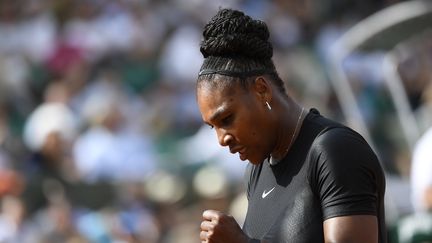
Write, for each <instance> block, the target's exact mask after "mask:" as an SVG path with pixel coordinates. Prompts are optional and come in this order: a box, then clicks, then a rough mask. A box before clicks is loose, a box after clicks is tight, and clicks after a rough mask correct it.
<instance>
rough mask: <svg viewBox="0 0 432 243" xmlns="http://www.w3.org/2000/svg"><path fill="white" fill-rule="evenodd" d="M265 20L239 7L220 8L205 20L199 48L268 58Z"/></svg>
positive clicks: (220, 53) (225, 54) (217, 53)
mask: <svg viewBox="0 0 432 243" xmlns="http://www.w3.org/2000/svg"><path fill="white" fill-rule="evenodd" d="M269 36H270V35H269V31H268V28H267V26H266V24H265V23H264V22H262V21H260V20H254V19H252V18H251V17H249V16H247V15H245V14H244V13H243V12H241V11H237V10H232V9H221V10H219V12H218V13H217V14H216V15H215V16H214V17H213V18H212V19H211V20H210V22H208V23H207V24H206V26H205V27H204V31H203V37H204V39H203V41H202V42H201V46H200V51H201V53H202V54H203V56H204V58H206V57H208V56H222V57H247V58H251V59H262V58H264V59H270V58H271V57H272V56H273V47H272V45H271V43H270V42H269V41H268V39H269Z"/></svg>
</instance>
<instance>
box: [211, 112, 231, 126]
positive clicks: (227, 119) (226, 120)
mask: <svg viewBox="0 0 432 243" xmlns="http://www.w3.org/2000/svg"><path fill="white" fill-rule="evenodd" d="M233 121H234V115H228V116H226V117H225V118H223V119H221V120H220V121H219V125H220V126H221V127H228V126H230V125H231V124H232V122H233ZM207 125H208V126H209V127H210V129H214V125H211V124H208V123H207Z"/></svg>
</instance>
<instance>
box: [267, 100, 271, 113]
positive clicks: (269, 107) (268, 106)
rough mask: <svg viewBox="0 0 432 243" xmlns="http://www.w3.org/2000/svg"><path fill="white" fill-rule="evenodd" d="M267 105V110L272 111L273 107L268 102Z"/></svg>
mask: <svg viewBox="0 0 432 243" xmlns="http://www.w3.org/2000/svg"><path fill="white" fill-rule="evenodd" d="M266 105H267V108H268V109H269V111H271V106H270V104H269V103H268V102H267V101H266Z"/></svg>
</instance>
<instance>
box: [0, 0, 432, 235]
mask: <svg viewBox="0 0 432 243" xmlns="http://www.w3.org/2000/svg"><path fill="white" fill-rule="evenodd" d="M397 2H400V1H396V0H393V1H391V0H381V1H376V0H349V1H347V0H325V1H313V0H308V1H284V0H272V1H265V0H236V1H222V0H221V1H204V0H164V1H156V0H1V1H0V242H11V243H32V242H47V243H48V242H53V243H54V242H56V243H57V242H68V243H72V242H73V243H81V242H96V243H99V242H100V243H105V242H107V243H108V242H136V243H138V242H139V243H170V242H176V243H183V242H184V243H193V242H199V233H198V232H199V225H198V223H199V222H200V217H201V213H202V210H203V209H207V208H213V209H219V210H222V211H226V212H229V213H230V214H232V215H233V216H234V217H235V218H236V219H237V220H238V221H239V223H240V224H241V223H242V220H243V217H244V214H245V209H246V207H247V206H246V205H247V202H246V200H245V196H244V194H243V191H244V189H245V187H244V184H243V183H244V180H243V169H244V166H245V165H246V164H245V162H242V161H240V160H239V159H238V158H237V157H236V156H235V155H231V154H229V151H227V150H226V149H223V148H220V147H219V145H218V144H217V140H216V138H215V134H213V132H212V131H211V130H210V129H208V128H206V127H205V126H202V125H203V124H202V121H201V117H200V114H199V111H198V107H197V105H196V102H195V80H196V77H197V73H198V70H199V68H200V65H201V62H202V56H201V54H200V52H199V42H200V40H201V30H202V28H203V26H204V24H205V23H206V22H207V21H208V20H209V18H210V16H213V15H214V13H215V12H216V11H217V10H218V9H219V7H232V8H237V9H240V10H243V11H245V12H246V13H247V14H249V15H251V16H253V17H255V18H259V19H262V20H264V21H265V22H266V23H267V24H268V26H269V29H270V32H271V40H272V42H273V44H274V57H273V58H274V61H275V64H276V66H277V68H278V70H279V72H280V73H279V74H280V76H281V77H282V79H283V80H285V81H286V86H287V87H288V92H290V94H291V95H293V96H294V97H295V98H296V99H297V100H298V101H299V102H301V103H303V104H304V105H305V107H308V108H311V107H316V108H318V109H319V110H320V111H321V113H323V114H324V115H326V116H328V117H331V118H334V119H336V120H339V121H341V122H344V116H343V113H342V112H341V109H340V105H339V102H340V101H338V99H337V97H336V95H335V92H334V90H332V88H331V85H330V84H329V80H328V79H329V78H328V74H327V73H326V65H327V64H326V62H327V60H328V58H329V55H331V52H330V48H329V46H331V44H332V43H333V42H334V41H335V40H337V39H338V38H339V37H340V36H341V35H342V34H343V33H344V32H345V31H346V30H348V29H349V28H350V27H351V26H353V25H354V24H356V23H357V22H359V21H360V20H362V19H364V18H366V17H367V16H369V15H371V14H373V13H374V12H377V11H379V10H380V9H383V8H385V7H387V6H389V5H391V4H394V3H397ZM429 48H430V46H429ZM416 57H418V55H417V54H415V55H413V57H412V58H411V59H407V60H406V61H405V62H404V63H402V64H401V73H402V74H403V79H404V80H405V81H407V82H410V84H409V85H407V86H406V87H408V88H407V91H408V95H409V97H410V104H411V105H412V108H413V110H419V111H420V110H422V114H423V116H422V117H424V118H423V119H422V121H423V123H422V124H423V125H422V127H423V128H424V129H423V130H422V131H425V130H426V128H427V127H428V125H429V124H431V125H432V122H431V121H432V119H430V116H429V117H428V116H427V114H432V113H429V112H428V109H430V105H431V104H432V103H431V102H432V101H431V100H432V99H431V97H432V96H431V91H430V88H429V89H427V88H426V87H428V83H430V78H431V76H430V75H431V73H430V70H431V69H430V60H429V59H430V56H427V55H425V56H424V59H421V60H419V59H418V58H416ZM424 60H429V62H425V61H424ZM381 61H382V56H381V55H380V53H373V54H368V55H366V54H361V53H358V54H356V55H355V56H354V57H353V58H351V59H350V61H349V62H348V64H347V72H348V73H349V77H350V80H351V81H352V84H353V86H354V87H355V91H356V94H357V97H359V98H358V99H359V104H360V107H361V110H362V112H363V114H364V116H365V117H366V121H367V124H368V126H369V127H370V129H371V131H372V135H373V139H374V140H375V141H376V144H377V150H378V153H379V155H380V157H381V158H382V161H383V165H384V167H385V169H386V171H387V172H388V173H390V174H394V175H397V176H401V177H406V176H407V175H408V174H409V164H410V159H411V158H410V154H409V152H407V151H408V150H407V149H406V148H404V147H403V145H401V144H403V143H402V142H400V141H399V140H400V134H399V133H400V132H398V130H400V129H399V128H397V127H395V126H396V125H395V119H396V118H395V117H396V115H395V111H394V107H393V106H392V104H391V99H390V98H389V96H388V94H386V91H385V86H384V85H383V74H382V70H381V67H380V62H381ZM425 63H426V64H425ZM427 64H429V66H428V65H427ZM414 84H415V85H414ZM429 87H430V85H429ZM427 90H429V91H427ZM426 91H427V92H426ZM427 107H429V108H427ZM428 119H430V120H428ZM431 173H432V172H431Z"/></svg>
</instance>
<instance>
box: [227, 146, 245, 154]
mask: <svg viewBox="0 0 432 243" xmlns="http://www.w3.org/2000/svg"><path fill="white" fill-rule="evenodd" d="M244 150H245V148H242V147H234V148H230V152H231V153H232V154H235V153H241V152H243V151H244Z"/></svg>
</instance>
